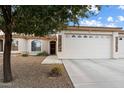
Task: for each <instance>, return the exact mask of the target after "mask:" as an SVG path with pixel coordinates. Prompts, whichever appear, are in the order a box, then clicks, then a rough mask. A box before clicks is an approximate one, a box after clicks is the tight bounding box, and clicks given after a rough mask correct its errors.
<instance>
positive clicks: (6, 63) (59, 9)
mask: <svg viewBox="0 0 124 93" xmlns="http://www.w3.org/2000/svg"><path fill="white" fill-rule="evenodd" d="M96 7H97V8H98V10H100V8H101V7H100V6H96ZM91 8H92V6H90V5H80V6H72V5H69V6H52V5H47V6H10V5H7V6H5V5H3V6H0V29H2V31H3V32H4V34H5V45H4V56H3V73H4V74H3V75H4V82H10V81H12V72H11V44H12V32H16V33H24V34H34V35H36V36H43V35H47V34H51V33H56V32H57V31H61V30H62V29H63V28H64V27H66V26H67V25H68V22H70V21H72V22H74V24H78V20H79V18H88V17H90V16H92V15H95V13H94V12H93V11H90V9H91Z"/></svg>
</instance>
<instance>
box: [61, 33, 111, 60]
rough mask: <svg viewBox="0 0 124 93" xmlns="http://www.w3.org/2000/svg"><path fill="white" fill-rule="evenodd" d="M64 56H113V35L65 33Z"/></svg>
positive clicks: (88, 57) (86, 57) (77, 57)
mask: <svg viewBox="0 0 124 93" xmlns="http://www.w3.org/2000/svg"><path fill="white" fill-rule="evenodd" d="M63 43H64V49H63V52H64V56H65V58H70V59H73V58H74V59H75V58H76V59H90V58H111V57H112V46H111V45H112V37H111V36H109V35H106V36H105V35H69V34H66V35H65V40H64V42H63Z"/></svg>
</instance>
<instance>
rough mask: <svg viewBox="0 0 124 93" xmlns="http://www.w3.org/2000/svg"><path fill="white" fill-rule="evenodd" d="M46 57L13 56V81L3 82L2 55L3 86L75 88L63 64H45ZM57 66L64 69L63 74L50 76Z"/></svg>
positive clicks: (1, 84)
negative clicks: (43, 62)
mask: <svg viewBox="0 0 124 93" xmlns="http://www.w3.org/2000/svg"><path fill="white" fill-rule="evenodd" d="M44 58H45V57H42V56H40V57H37V56H29V57H21V56H12V74H13V81H12V82H10V83H3V70H2V69H3V64H2V63H3V62H2V57H0V87H1V88H73V85H72V82H71V80H70V78H69V76H68V74H67V72H66V70H65V68H64V66H63V65H62V64H52V65H43V64H41V62H42V61H43V60H44ZM55 66H59V67H60V68H61V69H62V76H60V77H50V76H49V72H50V71H51V69H52V68H53V67H55Z"/></svg>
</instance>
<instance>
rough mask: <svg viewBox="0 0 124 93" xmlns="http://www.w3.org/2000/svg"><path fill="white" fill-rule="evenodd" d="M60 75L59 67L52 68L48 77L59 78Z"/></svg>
mask: <svg viewBox="0 0 124 93" xmlns="http://www.w3.org/2000/svg"><path fill="white" fill-rule="evenodd" d="M60 75H62V70H61V68H60V67H54V68H53V69H52V70H51V72H50V76H54V77H57V76H60Z"/></svg>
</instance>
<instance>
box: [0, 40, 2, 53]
mask: <svg viewBox="0 0 124 93" xmlns="http://www.w3.org/2000/svg"><path fill="white" fill-rule="evenodd" d="M2 51H3V40H1V39H0V52H2Z"/></svg>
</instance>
